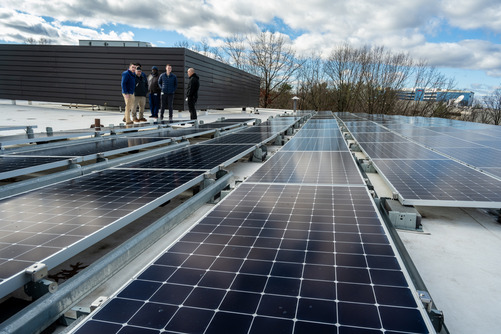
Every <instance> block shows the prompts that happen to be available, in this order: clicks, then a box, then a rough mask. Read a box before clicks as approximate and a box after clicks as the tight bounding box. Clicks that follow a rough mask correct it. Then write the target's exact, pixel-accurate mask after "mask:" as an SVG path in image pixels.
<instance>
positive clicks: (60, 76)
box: [0, 44, 259, 110]
mask: <svg viewBox="0 0 501 334" xmlns="http://www.w3.org/2000/svg"><path fill="white" fill-rule="evenodd" d="M130 62H139V63H141V65H142V67H143V71H144V72H145V73H146V74H147V75H148V74H150V72H151V67H152V66H157V67H158V69H159V70H160V72H164V71H165V65H166V64H167V63H169V64H171V65H172V68H173V73H174V74H175V75H176V76H177V77H178V83H179V85H178V90H177V91H176V95H175V98H174V108H175V109H177V110H186V109H187V105H186V102H185V100H184V97H185V96H186V93H185V92H186V88H187V84H188V76H187V74H186V70H187V69H188V68H189V67H193V68H195V70H196V72H197V74H198V75H199V76H200V91H199V99H198V103H197V108H198V109H208V108H229V107H257V106H258V103H259V78H258V77H256V76H254V75H251V74H249V73H246V72H243V71H241V70H238V69H236V68H233V67H231V66H229V65H226V64H223V63H221V62H218V61H216V60H213V59H211V58H208V57H205V56H203V55H200V54H198V53H196V52H193V51H191V50H187V49H184V48H156V47H155V48H152V47H100V46H62V45H13V44H3V45H0V98H3V99H13V100H33V101H49V102H66V103H83V104H97V105H108V106H123V105H124V102H123V98H122V94H121V88H120V80H121V74H122V72H123V71H125V70H126V69H127V68H128V65H129V63H130Z"/></svg>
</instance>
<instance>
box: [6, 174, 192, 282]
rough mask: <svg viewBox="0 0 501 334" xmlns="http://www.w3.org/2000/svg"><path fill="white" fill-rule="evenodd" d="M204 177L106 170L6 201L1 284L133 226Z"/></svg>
mask: <svg viewBox="0 0 501 334" xmlns="http://www.w3.org/2000/svg"><path fill="white" fill-rule="evenodd" d="M201 174H202V173H201V172H189V171H178V172H167V171H151V170H141V171H138V170H105V171H102V172H96V173H93V174H90V175H86V176H83V177H80V178H76V179H72V180H70V181H65V182H62V183H58V184H56V185H53V186H49V187H44V188H40V189H38V190H35V191H31V192H28V193H23V194H20V195H17V196H14V197H10V198H6V199H3V200H1V201H0V279H6V278H9V277H10V276H13V275H15V274H17V273H19V272H21V271H24V269H26V267H28V266H30V265H31V264H33V263H35V262H41V261H44V259H46V258H48V257H50V256H52V255H54V254H55V253H57V252H60V251H64V250H65V249H66V248H67V247H71V245H73V244H74V243H76V242H79V241H81V240H83V239H84V238H86V237H88V236H90V235H91V234H93V233H94V232H97V231H99V230H102V229H105V228H107V227H109V226H112V225H113V224H115V223H117V222H125V221H128V222H130V221H132V220H133V219H135V218H133V217H132V218H131V217H130V215H131V214H132V213H134V212H136V211H138V210H146V208H150V210H151V209H153V208H155V207H157V206H158V205H160V204H162V203H163V202H165V201H166V199H164V200H163V199H162V198H165V196H166V195H167V194H168V193H169V192H171V191H173V190H174V189H176V188H179V187H182V186H184V185H186V184H187V183H188V182H190V181H192V180H194V179H195V178H197V177H200V176H201ZM103 237H104V236H103ZM48 265H49V264H48ZM0 284H1V283H0Z"/></svg>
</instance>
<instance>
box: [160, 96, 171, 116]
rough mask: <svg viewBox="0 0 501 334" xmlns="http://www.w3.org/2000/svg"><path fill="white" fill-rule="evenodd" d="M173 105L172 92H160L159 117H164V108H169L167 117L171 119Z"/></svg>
mask: <svg viewBox="0 0 501 334" xmlns="http://www.w3.org/2000/svg"><path fill="white" fill-rule="evenodd" d="M173 106H174V94H164V93H163V94H162V106H161V107H160V117H161V118H164V111H165V109H167V108H169V119H172V114H173V111H174V110H173Z"/></svg>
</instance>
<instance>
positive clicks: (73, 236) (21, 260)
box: [0, 117, 297, 298]
mask: <svg viewBox="0 0 501 334" xmlns="http://www.w3.org/2000/svg"><path fill="white" fill-rule="evenodd" d="M296 121H297V119H295V118H290V117H289V118H287V120H285V119H284V120H280V122H281V123H283V124H288V126H289V127H290V126H292V125H293V124H294V123H295V122H296ZM271 124H272V121H270V125H271ZM117 139H120V138H117ZM129 140H130V141H132V142H142V141H143V140H144V138H140V137H133V138H128V139H127V141H129ZM146 141H148V139H146ZM95 144H96V143H92V144H91V146H92V145H95ZM254 149H255V145H251V144H247V145H193V146H186V147H184V148H181V149H178V150H175V151H169V152H168V153H167V154H164V155H159V156H156V157H154V158H152V159H149V160H139V161H136V162H134V163H130V164H124V165H121V166H118V167H115V168H111V169H106V170H103V171H100V172H94V173H92V174H89V175H86V176H82V177H78V178H75V179H71V180H69V181H64V182H61V183H57V184H54V185H51V186H47V187H43V188H39V189H35V190H33V191H30V192H26V193H22V194H20V195H16V196H11V197H8V198H4V199H3V200H0V298H1V297H3V296H5V295H7V294H8V293H10V292H12V291H13V290H15V289H16V288H19V287H22V285H23V284H25V283H26V282H27V281H26V280H27V279H28V278H27V277H25V276H27V275H25V274H24V271H25V269H26V268H27V267H29V266H31V265H32V264H33V263H37V262H42V263H45V264H46V265H47V266H48V268H49V270H50V269H51V268H53V267H54V266H56V265H58V264H60V263H62V262H63V261H65V260H66V259H68V258H70V257H71V256H73V255H75V254H77V253H78V252H80V251H82V250H84V249H85V248H86V247H89V246H90V245H92V244H93V243H95V242H97V241H99V240H101V239H103V238H105V237H106V236H108V235H110V234H111V233H113V232H115V231H117V230H118V229H120V228H121V227H123V226H125V225H126V224H128V223H130V222H132V221H133V220H135V219H137V218H139V217H140V216H141V215H143V214H145V213H147V212H148V211H150V210H152V209H154V208H156V207H158V206H159V205H161V204H162V203H164V202H166V201H167V200H169V199H170V198H172V197H174V196H176V195H177V194H179V193H181V192H182V191H184V190H187V189H189V188H191V187H193V186H194V185H196V184H198V183H200V182H201V181H202V180H203V178H204V176H203V174H204V173H205V172H207V171H209V170H210V169H211V168H216V167H219V166H220V165H221V164H225V165H229V164H230V163H232V162H234V161H235V160H238V159H239V157H241V155H242V154H246V153H248V152H252V150H254ZM74 152H75V151H73V154H74ZM65 154H66V153H65ZM70 154H71V153H70ZM14 158H17V159H39V158H38V157H19V156H15V157H12V159H14ZM46 159H47V158H46ZM52 159H56V160H61V158H52ZM66 160H67V159H66ZM0 161H2V160H0ZM17 167H18V168H19V165H18V166H17Z"/></svg>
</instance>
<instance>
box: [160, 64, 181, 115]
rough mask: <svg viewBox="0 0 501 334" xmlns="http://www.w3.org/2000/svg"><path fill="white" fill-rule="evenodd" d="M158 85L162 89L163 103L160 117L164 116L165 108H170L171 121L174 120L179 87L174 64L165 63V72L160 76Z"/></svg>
mask: <svg viewBox="0 0 501 334" xmlns="http://www.w3.org/2000/svg"><path fill="white" fill-rule="evenodd" d="M158 85H159V86H160V89H161V90H162V93H161V96H162V103H161V107H160V119H161V120H162V119H163V118H164V111H165V108H169V121H172V116H173V106H174V93H175V92H176V89H177V77H176V75H175V74H174V73H172V66H171V65H170V64H167V65H165V73H162V75H160V78H158Z"/></svg>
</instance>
